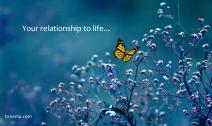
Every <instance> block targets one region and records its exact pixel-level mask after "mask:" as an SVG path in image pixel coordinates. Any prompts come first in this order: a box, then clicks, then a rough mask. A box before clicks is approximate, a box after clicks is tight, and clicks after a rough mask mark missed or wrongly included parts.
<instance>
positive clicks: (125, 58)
mask: <svg viewBox="0 0 212 126" xmlns="http://www.w3.org/2000/svg"><path fill="white" fill-rule="evenodd" d="M137 50H138V48H134V49H132V50H130V51H129V52H128V53H126V55H125V56H124V62H128V61H129V60H130V59H131V57H132V56H133V55H134V54H135V53H136V52H137Z"/></svg>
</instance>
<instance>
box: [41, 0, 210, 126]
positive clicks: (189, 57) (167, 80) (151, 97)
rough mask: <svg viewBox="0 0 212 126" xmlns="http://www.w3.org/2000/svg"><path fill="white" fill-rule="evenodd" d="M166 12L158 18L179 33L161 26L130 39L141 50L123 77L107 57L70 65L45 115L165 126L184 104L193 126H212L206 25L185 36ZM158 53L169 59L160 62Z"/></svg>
mask: <svg viewBox="0 0 212 126" xmlns="http://www.w3.org/2000/svg"><path fill="white" fill-rule="evenodd" d="M169 9H170V6H168V5H167V4H166V3H165V2H162V3H160V9H159V10H158V12H157V13H158V15H159V17H160V18H167V19H170V20H172V21H174V23H176V27H179V28H180V29H181V31H179V32H177V30H175V27H173V26H172V25H166V26H165V27H164V28H159V27H158V28H154V29H150V30H149V32H148V33H146V34H144V37H143V38H142V40H141V42H139V41H136V40H133V41H132V44H133V45H134V46H135V47H137V46H141V47H142V48H140V50H138V51H137V54H136V56H135V58H134V59H132V60H131V61H130V62H129V64H132V65H130V68H128V69H126V70H125V75H124V76H120V75H121V74H118V73H117V69H119V66H117V65H116V64H114V63H113V62H112V60H111V55H110V53H109V52H107V53H106V54H105V58H103V59H101V58H99V57H98V55H96V54H95V55H93V56H92V57H91V59H90V60H89V61H88V62H87V64H86V65H84V66H77V65H74V66H73V68H72V74H71V78H72V81H71V82H70V83H59V84H58V86H57V87H56V88H53V89H51V92H52V93H53V95H54V97H55V98H54V99H53V100H52V101H51V102H50V103H49V105H48V106H47V107H46V111H47V112H49V113H52V114H53V115H55V116H56V117H58V118H62V117H64V118H65V117H67V116H68V119H67V120H65V119H64V120H61V122H60V124H63V123H69V124H71V125H78V126H81V125H82V126H89V125H96V126H97V125H110V124H111V125H119V126H128V125H129V126H137V125H139V124H144V125H148V126H158V125H159V126H166V125H167V123H166V121H165V116H166V111H168V110H171V111H175V110H176V109H178V108H179V109H181V108H180V107H179V106H181V105H182V102H186V103H187V104H188V106H189V107H186V106H184V105H182V107H183V108H184V109H182V113H184V114H185V116H189V117H190V120H191V121H190V122H191V124H192V125H194V126H198V125H200V126H211V125H212V76H211V75H212V73H211V70H212V64H211V53H212V52H211V50H210V48H209V43H207V42H205V41H206V40H205V36H206V33H207V32H208V30H209V29H210V26H209V25H207V24H205V21H204V19H203V18H198V22H199V23H200V28H198V29H195V30H194V33H191V34H189V33H187V32H186V31H185V28H184V27H183V26H182V25H181V22H180V14H179V11H178V20H176V18H174V16H172V15H171V14H170V13H169ZM178 10H179V3H178ZM176 29H177V28H176ZM200 48H202V49H200ZM161 49H166V51H167V55H168V56H169V57H163V55H162V52H163V51H162V50H161ZM170 57H172V58H170ZM189 108H191V109H189ZM167 109H168V110H167ZM42 124H43V125H44V124H45V123H42Z"/></svg>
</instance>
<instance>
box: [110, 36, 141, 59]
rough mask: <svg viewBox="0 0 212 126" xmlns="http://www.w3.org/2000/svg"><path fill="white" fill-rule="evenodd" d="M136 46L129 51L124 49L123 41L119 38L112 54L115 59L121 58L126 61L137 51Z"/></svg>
mask: <svg viewBox="0 0 212 126" xmlns="http://www.w3.org/2000/svg"><path fill="white" fill-rule="evenodd" d="M137 50H138V48H133V49H131V50H130V51H126V48H125V45H124V42H123V41H122V40H121V39H119V40H118V42H117V44H116V49H115V51H114V56H115V57H116V58H117V59H123V60H124V62H128V61H129V60H130V59H131V57H132V56H133V55H134V54H135V53H136V52H137Z"/></svg>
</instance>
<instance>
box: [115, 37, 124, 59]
mask: <svg viewBox="0 0 212 126" xmlns="http://www.w3.org/2000/svg"><path fill="white" fill-rule="evenodd" d="M125 53H126V49H125V46H124V42H123V41H122V40H120V39H119V40H118V42H117V45H116V49H115V51H114V55H115V57H116V58H117V59H122V58H123V57H124V56H125Z"/></svg>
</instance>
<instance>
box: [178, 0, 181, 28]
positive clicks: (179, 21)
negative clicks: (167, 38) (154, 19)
mask: <svg viewBox="0 0 212 126" xmlns="http://www.w3.org/2000/svg"><path fill="white" fill-rule="evenodd" d="M177 16H178V23H179V24H180V25H181V20H180V0H178V1H177Z"/></svg>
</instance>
